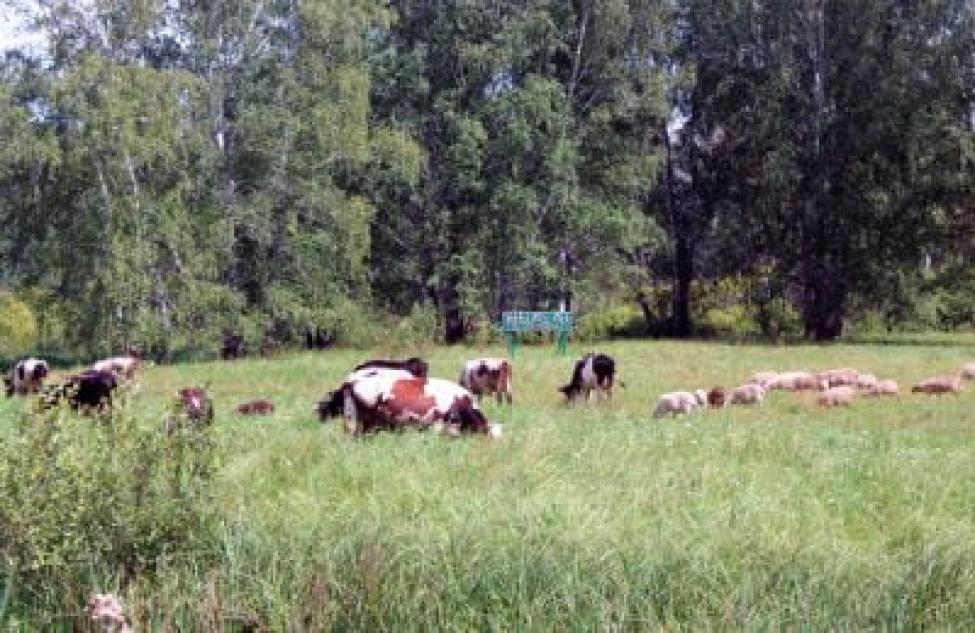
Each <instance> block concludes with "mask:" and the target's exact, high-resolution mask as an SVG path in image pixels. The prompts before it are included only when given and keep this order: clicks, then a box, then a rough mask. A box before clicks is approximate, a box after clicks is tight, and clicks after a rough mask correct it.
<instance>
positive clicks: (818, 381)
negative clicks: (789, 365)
mask: <svg viewBox="0 0 975 633" xmlns="http://www.w3.org/2000/svg"><path fill="white" fill-rule="evenodd" d="M767 387H768V389H784V390H786V391H817V390H818V391H822V390H824V389H828V388H829V380H828V379H826V378H820V377H817V376H815V375H813V374H811V373H809V372H808V371H788V372H785V373H783V374H779V375H778V376H776V377H775V378H774V379H773V380H772V381H771V382H769V383H768V385H767Z"/></svg>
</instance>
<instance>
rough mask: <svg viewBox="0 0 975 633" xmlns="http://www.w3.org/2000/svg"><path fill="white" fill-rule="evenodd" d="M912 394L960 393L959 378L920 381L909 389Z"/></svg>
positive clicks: (950, 377)
mask: <svg viewBox="0 0 975 633" xmlns="http://www.w3.org/2000/svg"><path fill="white" fill-rule="evenodd" d="M911 392H912V393H927V394H935V395H938V394H942V393H955V394H957V393H960V392H961V378H959V377H958V376H934V377H933V378H928V379H927V380H922V381H921V382H919V383H917V384H916V385H914V386H913V387H912V388H911Z"/></svg>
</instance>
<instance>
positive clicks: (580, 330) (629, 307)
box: [572, 303, 647, 342]
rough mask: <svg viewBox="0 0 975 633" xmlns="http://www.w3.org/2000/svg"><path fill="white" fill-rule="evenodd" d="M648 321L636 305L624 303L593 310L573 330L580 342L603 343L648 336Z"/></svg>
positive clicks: (580, 319)
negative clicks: (614, 339)
mask: <svg viewBox="0 0 975 633" xmlns="http://www.w3.org/2000/svg"><path fill="white" fill-rule="evenodd" d="M646 328H647V325H646V321H645V320H644V318H643V313H642V312H641V311H640V309H639V307H637V306H636V304H632V303H624V304H619V305H615V306H608V307H606V308H603V309H600V310H593V311H592V312H589V313H587V314H584V315H582V316H581V317H579V319H578V320H577V321H576V324H575V327H574V328H573V330H572V338H573V339H576V340H579V341H587V342H593V341H602V340H607V339H611V338H616V337H622V336H641V335H644V334H646Z"/></svg>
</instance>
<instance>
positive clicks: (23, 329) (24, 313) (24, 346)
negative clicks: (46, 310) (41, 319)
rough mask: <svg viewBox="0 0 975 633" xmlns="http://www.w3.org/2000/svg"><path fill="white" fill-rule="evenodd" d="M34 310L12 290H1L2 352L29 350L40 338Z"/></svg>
mask: <svg viewBox="0 0 975 633" xmlns="http://www.w3.org/2000/svg"><path fill="white" fill-rule="evenodd" d="M38 329H39V328H38V324H37V317H36V316H35V315H34V311H33V310H31V308H30V306H29V305H28V304H27V303H25V302H24V301H22V300H20V299H19V298H18V297H17V296H16V295H14V294H13V293H10V292H5V291H0V354H7V355H16V354H22V353H24V352H27V351H29V350H30V349H31V348H32V347H33V346H34V345H35V344H36V343H37V340H38Z"/></svg>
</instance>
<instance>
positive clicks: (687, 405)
mask: <svg viewBox="0 0 975 633" xmlns="http://www.w3.org/2000/svg"><path fill="white" fill-rule="evenodd" d="M706 402H707V393H705V392H704V390H703V389H698V390H697V391H696V392H695V393H691V392H689V391H672V392H670V393H665V394H663V395H662V396H660V398H659V399H658V400H657V407H656V408H655V409H654V410H653V417H655V418H659V417H663V416H664V415H667V414H668V413H670V414H672V415H674V416H676V415H678V414H685V413H691V412H692V411H696V410H697V409H700V408H701V407H703V406H704V404H705V403H706Z"/></svg>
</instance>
